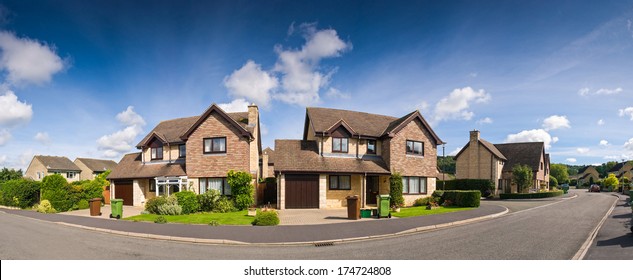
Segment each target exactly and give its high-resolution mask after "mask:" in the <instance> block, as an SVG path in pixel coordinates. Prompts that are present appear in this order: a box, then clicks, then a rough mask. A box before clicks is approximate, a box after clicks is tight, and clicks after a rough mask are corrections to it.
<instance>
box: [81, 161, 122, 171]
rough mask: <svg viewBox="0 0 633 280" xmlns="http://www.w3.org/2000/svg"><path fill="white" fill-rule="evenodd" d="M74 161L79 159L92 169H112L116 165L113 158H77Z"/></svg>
mask: <svg viewBox="0 0 633 280" xmlns="http://www.w3.org/2000/svg"><path fill="white" fill-rule="evenodd" d="M75 161H81V162H82V163H83V164H85V165H86V167H88V169H90V170H92V171H106V170H113V169H114V168H115V167H116V162H114V161H113V160H105V159H95V158H77V159H76V160H75Z"/></svg>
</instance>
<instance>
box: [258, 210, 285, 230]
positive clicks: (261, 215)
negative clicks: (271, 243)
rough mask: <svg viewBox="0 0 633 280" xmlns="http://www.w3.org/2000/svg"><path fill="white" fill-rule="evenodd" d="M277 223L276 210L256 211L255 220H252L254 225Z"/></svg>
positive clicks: (274, 224) (272, 224)
mask: <svg viewBox="0 0 633 280" xmlns="http://www.w3.org/2000/svg"><path fill="white" fill-rule="evenodd" d="M278 224H279V216H278V215H277V211H275V210H269V211H257V214H255V220H253V225H254V226H276V225H278Z"/></svg>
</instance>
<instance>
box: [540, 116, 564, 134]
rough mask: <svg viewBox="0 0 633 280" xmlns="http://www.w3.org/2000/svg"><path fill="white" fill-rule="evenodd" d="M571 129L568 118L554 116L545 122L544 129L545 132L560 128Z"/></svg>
mask: <svg viewBox="0 0 633 280" xmlns="http://www.w3.org/2000/svg"><path fill="white" fill-rule="evenodd" d="M570 127H571V126H570V125H569V120H568V119H567V116H558V115H553V116H549V117H547V118H546V119H545V120H544V121H543V129H545V131H550V130H556V129H560V128H570Z"/></svg>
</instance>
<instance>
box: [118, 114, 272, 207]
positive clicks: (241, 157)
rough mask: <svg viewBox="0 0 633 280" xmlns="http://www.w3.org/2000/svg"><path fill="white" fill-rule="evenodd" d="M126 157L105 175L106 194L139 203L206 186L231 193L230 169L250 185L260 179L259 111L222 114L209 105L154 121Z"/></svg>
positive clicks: (131, 202)
mask: <svg viewBox="0 0 633 280" xmlns="http://www.w3.org/2000/svg"><path fill="white" fill-rule="evenodd" d="M136 147H137V148H138V149H139V150H141V152H138V153H132V154H127V155H125V156H124V157H123V158H122V159H121V161H120V162H119V164H118V166H117V168H115V169H114V170H113V171H112V173H110V175H109V176H108V179H109V180H110V181H111V185H112V187H111V196H112V197H113V198H123V199H124V204H126V205H134V206H142V205H144V203H145V201H146V200H147V199H149V198H152V197H155V196H158V195H169V194H172V193H174V192H178V191H183V190H191V191H194V192H196V193H199V194H200V193H204V192H206V191H208V190H210V189H215V190H218V191H220V192H221V193H222V194H223V195H230V194H231V187H230V186H229V185H228V184H227V182H226V175H227V173H228V171H229V170H235V171H245V172H248V173H250V174H251V175H252V176H253V183H256V182H257V180H258V179H259V178H260V177H261V174H260V171H259V158H260V154H261V137H260V127H259V110H258V108H257V106H255V105H251V106H248V111H247V112H236V113H226V112H224V110H222V109H221V108H220V107H219V106H217V105H216V104H212V105H211V106H210V107H209V108H208V109H207V110H206V111H205V112H204V113H203V114H202V115H200V116H195V117H188V118H179V119H173V120H167V121H163V122H161V123H159V124H158V125H157V126H156V127H155V128H154V129H152V131H150V133H148V134H147V136H145V137H144V138H143V139H142V140H141V142H139V143H138V145H137V146H136Z"/></svg>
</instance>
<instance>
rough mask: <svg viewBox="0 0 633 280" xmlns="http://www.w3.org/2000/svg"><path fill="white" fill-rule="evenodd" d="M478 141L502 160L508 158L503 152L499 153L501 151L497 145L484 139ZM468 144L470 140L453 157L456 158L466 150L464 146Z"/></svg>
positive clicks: (466, 146)
mask: <svg viewBox="0 0 633 280" xmlns="http://www.w3.org/2000/svg"><path fill="white" fill-rule="evenodd" d="M479 143H480V144H481V145H482V146H484V148H486V149H487V150H488V151H490V152H491V153H492V154H493V155H495V156H496V157H497V158H500V159H502V160H508V159H507V158H506V157H505V156H504V155H503V153H501V151H499V149H497V147H495V145H494V144H492V143H490V142H488V141H486V140H484V139H479ZM469 146H470V142H468V143H467V144H466V145H465V146H464V147H463V148H462V149H461V150H460V151H459V152H458V153H457V154H456V155H455V158H456V159H457V158H458V157H459V156H460V155H461V154H462V153H463V152H464V151H466V148H468V147H469Z"/></svg>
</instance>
